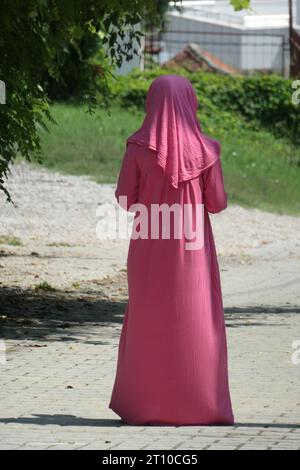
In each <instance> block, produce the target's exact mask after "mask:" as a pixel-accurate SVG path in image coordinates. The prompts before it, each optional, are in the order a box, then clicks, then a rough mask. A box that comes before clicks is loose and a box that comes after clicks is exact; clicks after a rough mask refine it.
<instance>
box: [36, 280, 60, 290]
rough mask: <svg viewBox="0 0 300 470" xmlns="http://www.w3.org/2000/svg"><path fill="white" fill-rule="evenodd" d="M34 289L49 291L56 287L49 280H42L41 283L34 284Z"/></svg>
mask: <svg viewBox="0 0 300 470" xmlns="http://www.w3.org/2000/svg"><path fill="white" fill-rule="evenodd" d="M33 288H34V290H43V291H47V292H53V291H55V290H56V289H55V287H52V286H51V285H50V284H49V283H48V282H47V281H44V282H41V283H39V284H34V286H33Z"/></svg>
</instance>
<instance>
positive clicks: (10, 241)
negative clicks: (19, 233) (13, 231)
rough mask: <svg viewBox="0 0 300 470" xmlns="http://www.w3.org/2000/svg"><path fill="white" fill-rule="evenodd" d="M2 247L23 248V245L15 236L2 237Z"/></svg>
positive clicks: (0, 243)
mask: <svg viewBox="0 0 300 470" xmlns="http://www.w3.org/2000/svg"><path fill="white" fill-rule="evenodd" d="M0 245H11V246H22V245H23V243H22V241H21V240H20V238H18V237H15V236H13V235H1V236H0Z"/></svg>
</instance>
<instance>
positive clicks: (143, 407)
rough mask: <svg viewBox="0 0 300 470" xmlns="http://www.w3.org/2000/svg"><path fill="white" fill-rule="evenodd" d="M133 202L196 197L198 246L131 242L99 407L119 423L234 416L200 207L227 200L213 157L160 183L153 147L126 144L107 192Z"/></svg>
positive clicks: (216, 286)
mask: <svg viewBox="0 0 300 470" xmlns="http://www.w3.org/2000/svg"><path fill="white" fill-rule="evenodd" d="M120 196H127V198H128V206H130V205H131V204H134V203H136V202H139V203H143V204H145V205H146V206H147V207H149V206H150V204H151V203H156V204H161V203H168V204H173V203H179V204H181V205H183V204H184V203H191V204H195V203H199V204H200V203H203V204H204V246H203V248H202V249H201V250H186V249H185V248H184V240H183V239H151V238H149V239H142V238H138V239H131V240H130V245H129V252H128V259H127V272H128V289H129V301H128V304H127V306H126V310H125V316H124V321H123V326H122V331H121V337H120V342H119V349H118V357H117V370H116V376H115V381H114V386H113V391H112V396H111V400H110V403H109V408H111V409H112V410H113V411H114V412H115V413H117V414H118V415H119V416H120V417H121V418H122V419H123V420H124V421H125V422H127V423H128V424H134V425H138V424H153V425H155V424H156V425H160V424H161V425H190V424H193V425H214V424H215V425H218V424H220V425H222V424H224V425H226V424H227V425H230V424H233V422H234V417H233V412H232V406H231V399H230V391H229V383H228V365H227V343H226V330H225V322H224V310H223V302H222V292H221V283H220V274H219V266H218V260H217V254H216V249H215V244H214V238H213V233H212V227H211V223H210V218H209V214H208V213H209V212H212V213H216V212H220V211H222V210H223V209H225V208H226V207H227V194H226V192H225V190H224V182H223V174H222V166H221V160H220V159H218V160H217V161H216V162H214V164H213V165H210V167H209V168H207V169H205V171H203V172H202V173H201V174H200V175H199V176H198V177H197V178H193V179H191V180H189V181H184V182H180V183H179V185H178V188H177V189H175V188H174V187H172V186H171V185H170V184H169V183H168V181H167V180H166V178H165V176H164V174H163V172H162V169H161V168H160V167H159V166H158V165H157V162H156V159H155V152H154V151H153V150H151V149H149V148H145V147H143V146H141V145H139V144H137V143H129V144H128V146H127V149H126V152H125V155H124V159H123V164H122V168H121V171H120V175H119V180H118V185H117V190H116V197H117V199H118V200H119V197H120Z"/></svg>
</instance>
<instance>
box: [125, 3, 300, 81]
mask: <svg viewBox="0 0 300 470" xmlns="http://www.w3.org/2000/svg"><path fill="white" fill-rule="evenodd" d="M172 4H173V2H170V10H169V13H168V15H167V16H168V27H167V31H166V32H165V33H161V34H156V33H154V34H151V33H150V32H148V34H147V35H146V41H145V47H146V54H145V55H147V53H148V54H149V53H150V54H151V50H152V52H153V53H154V55H153V58H154V60H155V61H156V62H157V63H159V64H163V63H165V62H166V61H169V60H170V59H172V58H173V57H174V56H176V55H178V54H179V53H180V52H182V51H183V50H184V49H185V48H186V47H187V46H188V44H190V43H193V44H197V45H198V46H199V47H200V48H201V50H202V51H203V52H204V53H208V54H211V55H212V56H213V57H215V58H216V59H218V60H219V61H221V62H222V63H223V64H227V65H228V66H229V67H232V68H234V69H237V70H240V71H241V72H242V73H245V74H246V73H251V72H254V71H263V72H267V73H270V72H275V73H279V74H281V75H284V76H288V74H289V59H290V57H289V15H288V0H252V1H251V6H252V10H251V11H244V10H243V11H240V12H235V11H234V9H233V8H232V6H231V5H230V4H229V0H202V1H201V0H198V1H192V0H186V1H185V0H183V1H182V12H180V13H179V12H177V11H176V10H174V9H173V8H172ZM293 7H294V28H295V29H296V30H298V31H300V0H293ZM149 44H150V45H149ZM142 59H143V61H144V59H145V57H143V58H142ZM140 60H141V58H140V57H135V58H134V59H133V61H132V62H129V63H127V64H126V67H124V68H123V67H122V68H121V69H120V71H119V73H127V71H129V70H130V69H132V68H133V67H136V66H138V63H140Z"/></svg>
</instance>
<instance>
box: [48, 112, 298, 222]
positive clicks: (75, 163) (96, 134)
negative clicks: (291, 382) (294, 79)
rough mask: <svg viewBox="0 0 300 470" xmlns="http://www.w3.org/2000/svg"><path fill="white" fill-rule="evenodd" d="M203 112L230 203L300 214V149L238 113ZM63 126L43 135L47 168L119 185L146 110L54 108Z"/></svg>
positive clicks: (205, 125)
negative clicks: (217, 144) (122, 166)
mask: <svg viewBox="0 0 300 470" xmlns="http://www.w3.org/2000/svg"><path fill="white" fill-rule="evenodd" d="M208 108H209V107H208V105H207V106H205V105H204V107H203V112H202V116H199V118H200V120H201V123H202V126H203V130H204V132H207V133H208V134H209V135H211V136H214V137H215V138H217V139H219V140H220V142H221V145H222V164H223V170H224V178H225V187H226V191H227V193H228V196H229V203H236V204H240V205H242V206H245V207H257V208H260V209H263V210H267V211H273V212H279V213H288V214H297V215H299V214H300V166H299V162H300V149H299V147H297V146H296V145H294V144H293V143H292V142H291V141H290V140H289V139H288V138H279V137H277V138H276V137H275V136H274V135H273V134H272V133H271V132H270V131H267V130H263V129H262V130H255V129H253V128H252V127H251V126H250V125H248V123H247V122H246V121H244V120H243V118H240V117H238V116H237V115H235V114H233V113H228V112H226V113H225V112H223V113H222V111H219V114H218V115H217V114H216V112H215V108H214V107H213V108H211V109H208ZM52 114H53V117H54V118H55V120H56V121H57V122H58V126H54V125H50V130H51V133H50V134H48V133H46V132H45V131H42V130H41V136H42V153H43V165H44V166H46V167H47V168H50V169H53V170H58V171H61V172H63V173H68V174H73V175H89V176H91V177H92V178H93V179H94V180H95V181H97V182H99V183H115V182H116V180H117V176H118V172H119V169H120V164H121V161H122V158H123V154H124V152H125V142H126V138H127V137H128V136H129V135H130V134H131V133H132V132H134V131H135V130H136V129H138V128H139V127H140V126H141V124H142V122H143V118H144V113H143V112H142V111H134V110H128V109H124V108H121V107H117V106H116V107H114V108H112V114H111V116H108V115H107V113H106V112H105V111H104V110H97V112H96V113H95V114H94V115H92V116H90V115H89V114H87V113H86V111H85V110H84V108H83V107H76V106H74V105H67V104H55V105H53V106H52Z"/></svg>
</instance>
